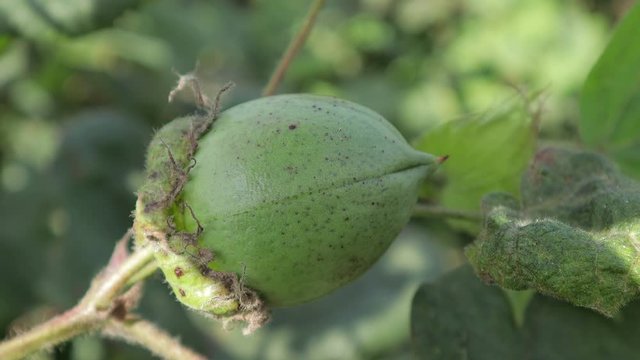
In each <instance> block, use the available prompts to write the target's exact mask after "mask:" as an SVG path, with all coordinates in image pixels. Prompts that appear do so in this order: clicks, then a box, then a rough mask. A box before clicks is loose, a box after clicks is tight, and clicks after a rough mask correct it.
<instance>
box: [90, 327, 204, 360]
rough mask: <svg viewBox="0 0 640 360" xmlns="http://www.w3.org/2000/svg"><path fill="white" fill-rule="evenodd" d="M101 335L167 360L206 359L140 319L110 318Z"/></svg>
mask: <svg viewBox="0 0 640 360" xmlns="http://www.w3.org/2000/svg"><path fill="white" fill-rule="evenodd" d="M102 334H103V335H105V336H107V337H111V338H116V339H120V340H124V341H125V342H128V343H130V344H133V345H140V346H142V347H144V348H145V349H147V350H149V351H151V352H152V353H153V354H155V355H158V356H160V357H162V358H163V359H167V360H205V359H206V358H205V357H203V356H202V355H200V354H197V353H195V352H194V351H193V350H191V349H189V348H186V347H184V346H183V345H182V344H181V343H180V341H178V339H176V338H173V337H172V336H170V335H169V334H167V333H166V332H165V331H164V330H162V329H160V328H158V327H157V326H156V325H155V324H153V323H151V322H149V321H146V320H142V319H126V320H118V319H114V318H110V319H109V320H108V321H107V323H106V325H105V327H104V328H103V329H102Z"/></svg>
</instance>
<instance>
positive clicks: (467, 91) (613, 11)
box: [0, 0, 632, 360]
mask: <svg viewBox="0 0 640 360" xmlns="http://www.w3.org/2000/svg"><path fill="white" fill-rule="evenodd" d="M631 3H632V1H627V0H601V1H599V0H573V1H572V0H565V1H562V0H483V1H471V0H359V1H358V0H352V1H327V4H326V6H325V8H324V9H323V11H322V12H321V14H320V16H319V18H318V22H317V24H316V26H315V28H314V30H313V33H312V35H311V36H310V38H309V39H308V41H307V44H306V46H305V48H304V49H303V50H302V51H301V53H300V54H299V56H298V57H297V59H296V60H295V62H294V63H293V65H292V66H291V67H290V69H289V71H288V74H287V76H286V78H285V81H284V83H283V84H282V85H281V87H280V92H281V93H284V92H309V93H316V94H327V95H335V96H339V97H342V98H346V99H349V100H352V101H355V102H358V103H360V104H362V105H365V106H368V107H370V108H372V109H374V110H376V111H378V112H380V113H381V114H383V115H384V116H385V117H387V118H388V119H389V120H390V121H391V122H392V123H394V124H395V125H396V126H397V127H398V128H399V129H400V131H401V132H402V133H403V134H404V135H405V136H406V137H407V138H408V139H410V140H411V139H416V138H417V137H418V136H420V135H421V134H423V133H424V132H425V131H428V130H429V129H432V128H434V127H435V126H438V125H439V124H442V123H444V122H447V121H451V120H453V119H458V118H462V117H465V116H469V115H470V114H475V113H480V112H483V111H485V110H486V109H489V108H491V107H492V106H495V105H496V104H500V103H501V102H503V101H504V100H505V99H506V98H508V97H511V96H513V94H515V93H518V92H530V91H543V92H544V99H545V101H544V104H545V106H544V113H543V115H542V123H541V125H542V133H543V134H544V136H545V137H546V138H548V139H554V138H557V139H561V138H562V139H567V138H575V137H576V136H577V135H576V125H577V116H578V107H577V95H578V90H579V89H580V86H581V85H582V82H583V81H584V79H585V77H586V75H587V72H588V70H589V69H590V68H591V66H592V65H593V63H594V62H595V60H596V59H597V56H598V55H599V53H600V52H601V51H602V49H603V47H604V45H605V43H606V40H607V38H608V35H609V34H610V30H611V28H612V26H614V25H615V23H616V21H617V20H618V19H619V18H620V17H621V16H622V15H623V14H624V11H625V10H626V9H627V8H628V7H629V5H630V4H631ZM309 4H310V2H309V1H287V0H270V1H267V0H261V1H258V0H255V1H252V0H235V1H233V0H220V1H216V2H213V1H206V0H117V1H113V0H29V1H27V0H3V1H2V2H0V273H2V274H4V276H3V278H2V281H0V332H1V333H2V334H11V333H12V332H16V331H20V329H24V328H28V327H29V326H31V324H34V323H37V322H40V321H42V320H43V319H46V318H47V317H49V316H51V315H52V314H54V313H56V312H59V311H62V310H63V309H66V308H69V307H71V306H72V305H73V304H74V303H75V302H76V301H77V300H78V299H79V298H80V296H81V295H82V294H83V293H84V291H85V290H86V288H87V287H88V285H89V282H90V279H91V278H92V277H93V276H94V275H95V274H96V273H97V272H98V271H99V270H100V268H101V267H103V266H104V265H105V264H106V262H107V260H108V257H109V255H110V253H111V250H112V248H113V246H114V244H115V242H116V241H117V240H118V239H119V238H120V237H121V236H122V234H124V232H125V231H126V229H127V228H128V227H129V226H130V224H131V220H132V219H131V216H130V213H131V211H132V209H133V207H134V202H135V194H134V192H135V190H136V188H137V187H138V186H139V185H140V183H141V180H142V171H143V161H144V152H145V147H146V145H147V143H148V142H149V140H150V137H151V135H152V132H153V129H157V128H159V127H160V126H162V124H164V123H166V122H168V121H170V120H171V119H172V118H174V117H177V116H180V115H183V114H187V113H189V112H192V111H194V107H193V105H192V103H193V102H192V99H191V97H190V95H189V94H187V93H185V94H181V96H180V97H179V98H178V99H177V101H175V102H174V103H171V104H169V103H167V95H168V93H169V91H170V90H171V88H172V87H173V86H174V85H175V82H176V80H177V77H176V75H175V74H174V73H173V72H172V69H175V70H176V71H177V72H180V73H186V72H189V71H191V70H193V69H194V66H195V64H196V62H198V63H199V66H198V76H199V77H200V78H201V79H202V80H203V85H204V88H205V92H206V93H207V94H209V95H210V96H213V95H214V94H215V93H216V90H217V89H218V88H220V87H221V86H222V85H223V84H224V83H226V82H228V81H234V82H235V83H236V84H237V86H236V87H235V88H234V90H233V91H232V92H230V93H229V94H227V95H226V96H225V99H224V106H225V107H229V106H232V105H233V104H236V103H240V102H243V101H246V100H249V99H253V98H256V97H259V96H260V91H261V89H262V87H263V86H264V85H265V84H266V82H267V80H268V78H269V75H270V73H271V71H272V70H273V68H274V67H275V65H276V62H277V60H278V59H279V57H280V55H281V54H282V52H283V51H284V49H285V48H286V46H287V43H288V41H289V39H290V38H291V37H292V35H293V34H294V33H295V31H296V30H297V29H298V27H299V26H300V24H301V22H302V19H303V17H304V14H305V13H306V11H307V8H308V6H309ZM464 236H465V235H462V234H459V233H457V232H455V231H452V230H451V229H450V228H447V227H446V225H436V224H430V223H424V222H423V223H421V222H414V223H411V224H410V225H409V226H408V227H407V229H406V230H405V231H404V232H403V233H402V234H401V236H400V238H399V239H398V241H397V242H396V243H394V244H393V245H392V247H391V249H390V250H389V252H388V253H387V254H386V255H385V256H384V257H383V259H382V260H381V261H380V262H379V263H378V264H377V265H376V266H375V267H374V268H373V269H372V270H371V271H370V272H368V273H367V274H366V275H365V276H364V277H363V278H361V279H359V280H358V281H356V282H355V283H353V284H351V285H349V286H347V287H346V288H344V289H341V290H339V291H337V292H336V293H334V294H332V295H330V296H328V297H326V298H323V299H321V300H318V301H315V302H312V303H310V304H308V305H303V306H298V307H294V308H290V309H277V310H276V311H275V312H274V320H273V322H272V323H271V324H270V325H269V326H267V327H266V328H265V329H263V330H261V331H259V332H258V333H257V334H256V335H254V336H252V337H250V338H243V337H241V336H240V335H239V332H238V331H231V332H225V331H223V330H222V329H221V328H220V325H219V324H217V323H213V322H211V321H208V320H204V319H200V318H197V317H196V316H195V315H194V314H190V313H188V312H187V311H186V310H184V308H182V307H181V306H180V305H179V304H178V303H177V302H176V301H175V300H174V299H173V297H172V294H170V292H169V290H168V288H167V286H166V285H164V284H163V283H162V279H161V278H160V276H156V277H154V278H153V279H151V280H150V281H148V282H147V283H148V284H147V285H146V292H145V297H144V300H143V301H142V305H141V309H140V312H141V313H143V314H144V315H145V316H147V317H148V318H150V319H152V320H154V321H156V322H157V323H159V324H160V325H161V326H163V327H164V328H166V329H167V330H168V331H169V332H170V333H172V334H175V335H178V336H179V337H180V338H181V339H182V340H183V342H184V343H186V344H187V345H188V346H191V347H193V348H194V349H196V350H198V351H199V352H202V353H204V354H207V355H208V356H210V357H214V358H216V359H227V358H230V359H244V358H246V359H254V358H259V359H299V358H305V359H401V358H410V350H409V345H408V344H409V308H410V302H411V297H412V295H413V292H414V291H415V289H416V288H417V286H418V285H419V284H420V283H422V282H424V281H425V280H429V279H433V278H436V277H438V276H439V275H441V274H443V273H444V272H446V271H447V270H449V269H452V268H454V267H455V266H457V265H458V264H459V263H460V262H461V261H462V260H461V259H462V255H461V253H460V246H459V245H460V244H461V243H463V242H464V241H465V239H464ZM38 358H41V359H82V360H85V359H87V360H91V359H146V358H151V356H150V355H149V354H148V353H147V352H146V351H145V350H140V349H137V348H134V347H131V346H129V345H126V344H123V343H120V342H113V341H109V340H103V339H100V338H97V337H92V336H86V337H82V338H79V339H77V340H75V341H73V342H71V343H69V344H66V345H64V346H62V347H60V348H59V349H57V350H56V351H55V352H49V353H43V354H40V355H38Z"/></svg>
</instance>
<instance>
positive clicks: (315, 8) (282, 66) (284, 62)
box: [262, 0, 325, 96]
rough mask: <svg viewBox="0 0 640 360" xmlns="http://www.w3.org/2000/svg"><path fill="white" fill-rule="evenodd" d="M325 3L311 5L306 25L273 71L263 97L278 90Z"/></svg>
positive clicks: (320, 1) (316, 2) (318, 0)
mask: <svg viewBox="0 0 640 360" xmlns="http://www.w3.org/2000/svg"><path fill="white" fill-rule="evenodd" d="M324 2H325V0H315V1H314V2H313V4H312V5H311V9H309V12H308V13H307V16H306V17H305V22H304V24H303V25H302V27H301V28H300V30H298V33H297V34H296V35H295V36H294V37H293V39H292V40H291V42H290V43H289V47H287V50H286V51H285V52H284V55H283V56H282V58H281V59H280V62H279V63H278V66H277V67H276V69H275V70H274V71H273V74H272V75H271V78H270V79H269V82H268V83H267V86H265V88H264V90H263V91H262V96H270V95H273V94H274V93H275V92H276V89H277V88H278V85H279V84H280V81H282V78H283V77H284V74H285V73H286V72H287V69H288V68H289V65H290V64H291V61H293V59H294V58H295V57H296V55H297V54H298V51H300V49H301V48H302V45H304V42H305V41H306V40H307V37H308V36H309V33H310V32H311V29H312V28H313V25H314V24H315V22H316V17H317V16H318V13H319V12H320V9H322V6H323V5H324Z"/></svg>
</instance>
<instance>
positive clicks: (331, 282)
mask: <svg viewBox="0 0 640 360" xmlns="http://www.w3.org/2000/svg"><path fill="white" fill-rule="evenodd" d="M209 126H210V129H209ZM169 150H170V151H169ZM169 153H170V154H171V156H169V155H168V154H169ZM438 163H439V162H438V159H437V158H436V157H434V156H432V155H429V154H426V153H423V152H420V151H417V150H414V149H413V148H411V146H409V144H408V143H407V142H406V141H405V139H404V138H403V137H402V136H401V134H400V133H399V132H398V131H397V130H396V129H395V128H394V127H393V126H392V125H391V124H390V123H388V122H387V121H386V120H385V119H384V118H383V117H382V116H380V115H378V114H377V113H375V112H373V111H371V110H369V109H367V108H365V107H363V106H360V105H357V104H355V103H351V102H348V101H344V100H340V99H336V98H330V97H320V96H312V95H301V94H298V95H281V96H273V97H266V98H260V99H257V100H254V101H250V102H247V103H243V104H240V105H238V106H235V107H233V108H231V109H229V110H226V111H224V112H223V113H221V114H220V115H219V116H218V117H217V118H215V122H212V119H211V118H207V117H206V116H205V117H199V116H192V117H186V118H181V119H177V120H174V121H173V122H171V123H169V124H168V125H166V126H165V127H164V128H163V129H161V130H160V131H159V132H158V134H157V135H156V137H155V139H154V140H153V141H152V143H151V145H150V147H149V151H148V155H147V172H148V174H147V177H148V180H147V182H146V184H145V185H144V186H143V187H142V188H141V189H140V191H139V199H138V204H137V208H136V226H135V230H136V238H137V241H138V243H139V245H141V246H142V245H145V244H149V243H150V244H153V245H154V246H156V247H157V248H158V256H157V259H158V262H159V264H160V267H161V268H162V270H163V272H164V274H165V278H166V279H167V282H168V283H169V285H170V286H171V287H172V288H173V290H174V292H175V294H176V296H177V298H178V300H180V301H181V302H182V303H183V304H185V305H187V306H189V307H190V308H193V309H196V310H199V311H202V312H206V313H210V314H214V315H216V316H232V317H234V316H235V319H238V320H245V321H247V322H249V323H250V325H251V323H252V322H253V323H254V324H256V325H258V326H259V324H258V323H261V322H263V321H265V317H264V316H265V315H264V310H265V307H266V306H289V305H295V304H299V303H302V302H306V301H310V300H313V299H315V298H318V297H321V296H323V295H325V294H327V293H329V292H331V291H333V290H335V289H336V288H338V287H340V286H342V285H344V284H346V283H348V282H350V281H351V280H353V279H355V278H356V277H358V276H359V275H360V274H362V273H363V272H364V271H366V270H367V269H368V268H369V267H370V266H371V265H372V264H373V263H374V262H375V261H376V260H377V259H378V258H379V257H380V256H381V255H382V254H383V253H384V251H385V250H386V249H387V247H388V246H389V245H390V244H391V242H392V241H393V239H394V238H395V237H396V236H397V234H398V233H399V232H400V230H401V229H402V227H403V226H404V225H405V224H406V223H407V222H408V220H409V218H410V216H411V213H412V210H413V207H414V205H415V203H416V201H417V194H418V190H419V186H420V183H421V182H422V180H423V179H424V178H425V177H426V176H427V175H428V174H430V173H431V172H432V171H433V170H434V169H435V168H436V167H437V164H438ZM220 284H222V285H223V286H220ZM220 300H224V301H222V302H221V301H220ZM256 317H257V318H258V319H257V320H256V319H255V318H256Z"/></svg>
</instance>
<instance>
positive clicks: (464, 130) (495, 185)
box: [415, 98, 535, 232]
mask: <svg viewBox="0 0 640 360" xmlns="http://www.w3.org/2000/svg"><path fill="white" fill-rule="evenodd" d="M528 105H529V102H527V101H524V100H523V99H522V98H516V99H512V100H511V101H509V102H507V103H505V104H503V106H501V107H499V108H497V109H495V110H494V111H492V112H490V113H487V114H484V116H481V117H473V118H466V119H461V120H456V121H451V122H447V123H445V124H443V125H441V126H439V127H437V128H435V129H433V130H431V131H429V132H427V133H426V134H425V135H423V136H422V138H420V139H419V141H418V142H417V143H416V144H415V145H416V147H417V148H418V149H419V150H422V151H425V152H428V153H431V154H437V155H449V159H448V160H447V161H446V162H445V163H444V164H443V165H442V169H443V171H444V174H445V175H446V177H447V182H446V185H445V186H444V189H442V193H441V199H440V201H441V203H442V205H444V206H446V207H449V208H452V209H460V210H478V209H479V208H480V199H481V198H482V196H483V195H484V194H486V193H488V192H492V191H503V192H508V193H511V194H513V195H518V186H519V183H520V175H521V173H522V171H523V170H524V169H525V167H526V165H527V162H528V161H529V159H530V158H531V155H532V154H533V151H534V147H535V131H534V127H533V124H532V116H531V113H530V111H529V109H528ZM458 224H460V225H461V226H462V227H463V228H464V229H466V230H470V231H471V232H475V231H477V224H473V223H468V222H460V223H458Z"/></svg>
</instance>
